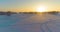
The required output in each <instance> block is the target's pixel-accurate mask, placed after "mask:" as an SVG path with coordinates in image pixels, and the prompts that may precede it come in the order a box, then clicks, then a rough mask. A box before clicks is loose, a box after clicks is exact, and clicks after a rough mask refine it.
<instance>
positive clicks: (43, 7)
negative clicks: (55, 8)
mask: <svg viewBox="0 0 60 32" xmlns="http://www.w3.org/2000/svg"><path fill="white" fill-rule="evenodd" d="M46 9H47V7H45V6H40V7H38V8H37V10H36V11H37V12H46Z"/></svg>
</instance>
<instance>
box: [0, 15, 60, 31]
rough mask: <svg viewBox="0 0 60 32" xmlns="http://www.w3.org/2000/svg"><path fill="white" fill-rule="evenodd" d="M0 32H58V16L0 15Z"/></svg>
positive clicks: (59, 20)
mask: <svg viewBox="0 0 60 32" xmlns="http://www.w3.org/2000/svg"><path fill="white" fill-rule="evenodd" d="M0 32H60V14H58V15H52V14H14V15H11V16H6V15H0Z"/></svg>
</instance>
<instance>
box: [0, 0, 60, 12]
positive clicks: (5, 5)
mask: <svg viewBox="0 0 60 32" xmlns="http://www.w3.org/2000/svg"><path fill="white" fill-rule="evenodd" d="M40 5H42V6H46V7H48V8H47V10H49V11H53V10H56V11H57V10H58V11H60V0H0V11H16V12H24V11H25V12H31V11H35V10H36V8H37V7H39V6H40Z"/></svg>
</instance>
